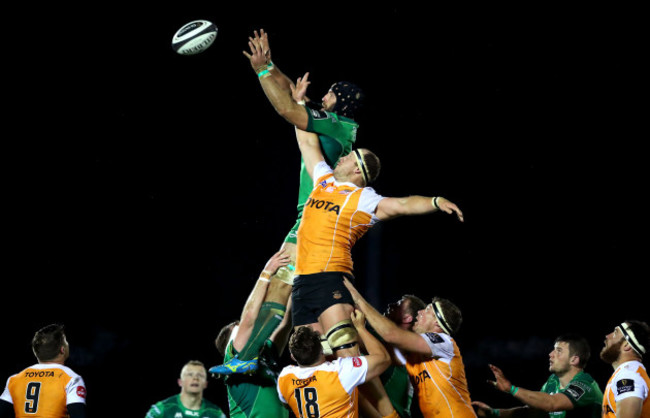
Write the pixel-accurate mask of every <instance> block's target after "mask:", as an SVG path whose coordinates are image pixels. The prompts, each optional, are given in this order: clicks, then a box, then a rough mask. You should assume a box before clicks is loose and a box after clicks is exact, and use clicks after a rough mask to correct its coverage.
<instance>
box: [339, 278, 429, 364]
mask: <svg viewBox="0 0 650 418" xmlns="http://www.w3.org/2000/svg"><path fill="white" fill-rule="evenodd" d="M343 283H344V284H345V287H347V288H348V290H349V291H350V294H351V295H352V300H353V301H354V303H355V305H356V306H357V309H359V310H360V311H361V312H363V313H364V315H365V316H366V319H367V320H368V322H369V323H370V325H371V326H372V327H373V328H374V329H375V331H376V332H377V334H379V336H380V337H381V338H382V339H383V340H384V341H386V342H387V343H389V344H392V345H394V346H395V347H397V348H399V349H401V350H404V351H409V352H412V353H422V354H429V355H430V354H431V349H430V348H429V346H428V345H427V343H426V342H425V341H424V339H423V338H422V337H421V336H420V335H419V334H417V333H415V332H412V331H407V330H405V329H402V328H400V327H398V326H397V324H395V323H394V322H393V321H391V320H390V319H388V318H386V317H385V316H384V315H382V314H381V313H379V311H377V309H375V308H374V307H373V306H372V305H371V304H369V303H368V301H366V300H365V299H364V298H363V296H361V294H360V293H359V291H358V290H357V289H356V288H355V287H354V285H353V284H352V283H351V282H350V281H349V280H348V279H347V278H343Z"/></svg>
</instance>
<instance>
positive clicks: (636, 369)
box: [615, 361, 647, 380]
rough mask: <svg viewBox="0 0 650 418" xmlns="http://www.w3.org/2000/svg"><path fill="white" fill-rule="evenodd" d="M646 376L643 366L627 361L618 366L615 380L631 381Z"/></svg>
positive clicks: (636, 362) (637, 362) (638, 362)
mask: <svg viewBox="0 0 650 418" xmlns="http://www.w3.org/2000/svg"><path fill="white" fill-rule="evenodd" d="M643 375H647V371H646V369H645V366H644V365H643V363H641V362H640V361H628V362H626V363H623V364H621V365H620V366H619V370H618V372H617V373H616V376H615V379H617V380H620V379H632V378H635V377H637V378H638V377H642V376H643Z"/></svg>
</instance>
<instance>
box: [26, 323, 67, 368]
mask: <svg viewBox="0 0 650 418" xmlns="http://www.w3.org/2000/svg"><path fill="white" fill-rule="evenodd" d="M64 345H65V331H64V327H63V325H60V324H52V325H48V326H46V327H43V328H41V329H39V330H38V331H36V333H35V334H34V338H32V351H33V352H34V355H35V356H36V358H37V359H38V361H40V362H43V361H51V360H54V359H55V358H56V357H57V356H58V355H59V354H60V352H61V350H60V349H61V347H62V346H64Z"/></svg>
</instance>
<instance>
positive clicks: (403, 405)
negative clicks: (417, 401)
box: [380, 365, 413, 418]
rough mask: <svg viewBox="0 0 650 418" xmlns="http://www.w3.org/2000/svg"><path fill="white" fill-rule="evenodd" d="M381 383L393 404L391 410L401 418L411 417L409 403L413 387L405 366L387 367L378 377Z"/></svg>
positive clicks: (411, 398) (411, 399)
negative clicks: (393, 409)
mask: <svg viewBox="0 0 650 418" xmlns="http://www.w3.org/2000/svg"><path fill="white" fill-rule="evenodd" d="M380 379H381V383H382V384H383V385H384V389H386V394H387V395H388V398H389V399H390V402H391V403H392V404H393V408H395V411H397V413H398V414H399V416H400V417H401V418H408V417H410V416H411V403H412V401H413V386H412V385H411V380H410V378H409V374H408V372H407V371H406V367H405V366H396V365H391V366H388V369H386V371H384V372H383V373H382V374H381V375H380Z"/></svg>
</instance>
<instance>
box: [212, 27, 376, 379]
mask: <svg viewBox="0 0 650 418" xmlns="http://www.w3.org/2000/svg"><path fill="white" fill-rule="evenodd" d="M249 47H250V53H249V52H245V51H244V55H245V56H246V57H247V58H248V59H249V60H250V64H251V67H252V68H253V69H254V70H255V72H256V73H257V75H258V80H259V82H260V85H261V87H262V89H263V90H264V93H265V94H266V96H267V98H268V99H269V102H270V103H271V105H272V106H273V108H274V109H275V111H276V112H277V113H278V114H279V115H281V116H282V117H283V118H284V119H285V120H286V121H287V122H289V123H290V124H292V125H294V126H295V127H297V128H299V129H301V130H306V131H309V132H313V133H316V134H318V140H319V143H320V147H321V150H322V151H323V156H324V158H325V160H326V161H327V162H328V164H330V165H332V166H334V165H335V164H336V163H337V161H338V159H339V158H340V157H342V156H343V155H347V154H348V153H350V151H351V150H352V145H353V144H354V143H355V141H356V137H357V129H358V127H359V125H358V123H357V122H356V121H355V120H354V119H355V113H356V112H357V111H358V110H359V109H360V108H361V106H362V103H363V98H364V94H363V92H362V91H361V89H360V88H359V87H358V86H356V85H355V84H353V83H351V82H347V81H340V82H337V83H334V84H333V85H332V87H331V88H330V90H329V91H328V92H327V93H326V94H325V96H324V97H323V98H322V104H321V105H320V106H314V104H313V103H311V102H310V101H309V98H307V97H306V96H305V91H304V90H303V91H302V94H301V96H300V97H299V98H298V99H296V98H295V96H293V92H294V90H295V85H294V84H293V82H292V81H291V80H290V79H289V78H288V77H287V76H286V75H285V74H284V73H282V72H281V71H280V69H279V68H278V67H277V65H275V64H274V63H273V62H272V61H271V49H270V47H269V40H268V34H267V33H266V32H265V31H264V30H263V29H262V30H260V32H259V33H258V32H257V31H255V32H254V37H250V38H249ZM308 84H309V82H308V81H307V77H305V80H304V83H303V87H304V88H306V86H307V85H308ZM306 105H310V106H311V108H310V107H307V106H306ZM312 188H313V181H312V179H311V177H310V176H309V173H308V172H307V168H306V166H305V164H304V161H301V166H300V182H299V189H298V207H297V209H298V215H297V220H296V223H295V225H294V226H293V227H292V228H291V230H290V231H289V233H288V234H287V236H286V237H285V240H284V242H283V244H282V247H281V249H282V250H283V251H286V252H287V253H288V254H289V255H290V257H291V263H290V264H288V265H287V266H286V267H282V268H280V269H279V270H278V272H277V273H276V274H274V275H273V276H272V277H271V282H270V284H269V289H268V292H267V295H266V298H265V300H264V304H263V305H262V307H261V309H260V312H259V315H258V318H257V321H256V322H255V326H254V329H253V331H252V333H251V337H250V338H249V340H248V342H247V343H246V345H245V346H244V347H243V348H242V349H241V351H240V352H239V354H238V355H237V357H235V358H233V359H231V360H229V361H227V362H226V363H224V364H223V365H219V366H215V367H212V368H211V369H210V372H211V373H214V374H221V375H228V374H232V373H252V372H254V371H255V370H256V369H257V356H258V354H259V352H260V350H261V349H262V348H263V346H264V344H265V341H267V340H268V338H269V336H270V335H271V334H272V333H273V332H274V330H275V329H276V328H277V326H278V325H279V324H280V321H281V320H282V317H284V315H285V313H286V305H287V302H288V300H289V296H290V294H291V286H292V284H293V277H294V270H295V259H296V240H297V231H298V227H299V225H300V219H301V217H302V211H303V208H304V204H305V202H306V201H307V198H308V197H309V193H310V192H311V190H312Z"/></svg>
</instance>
